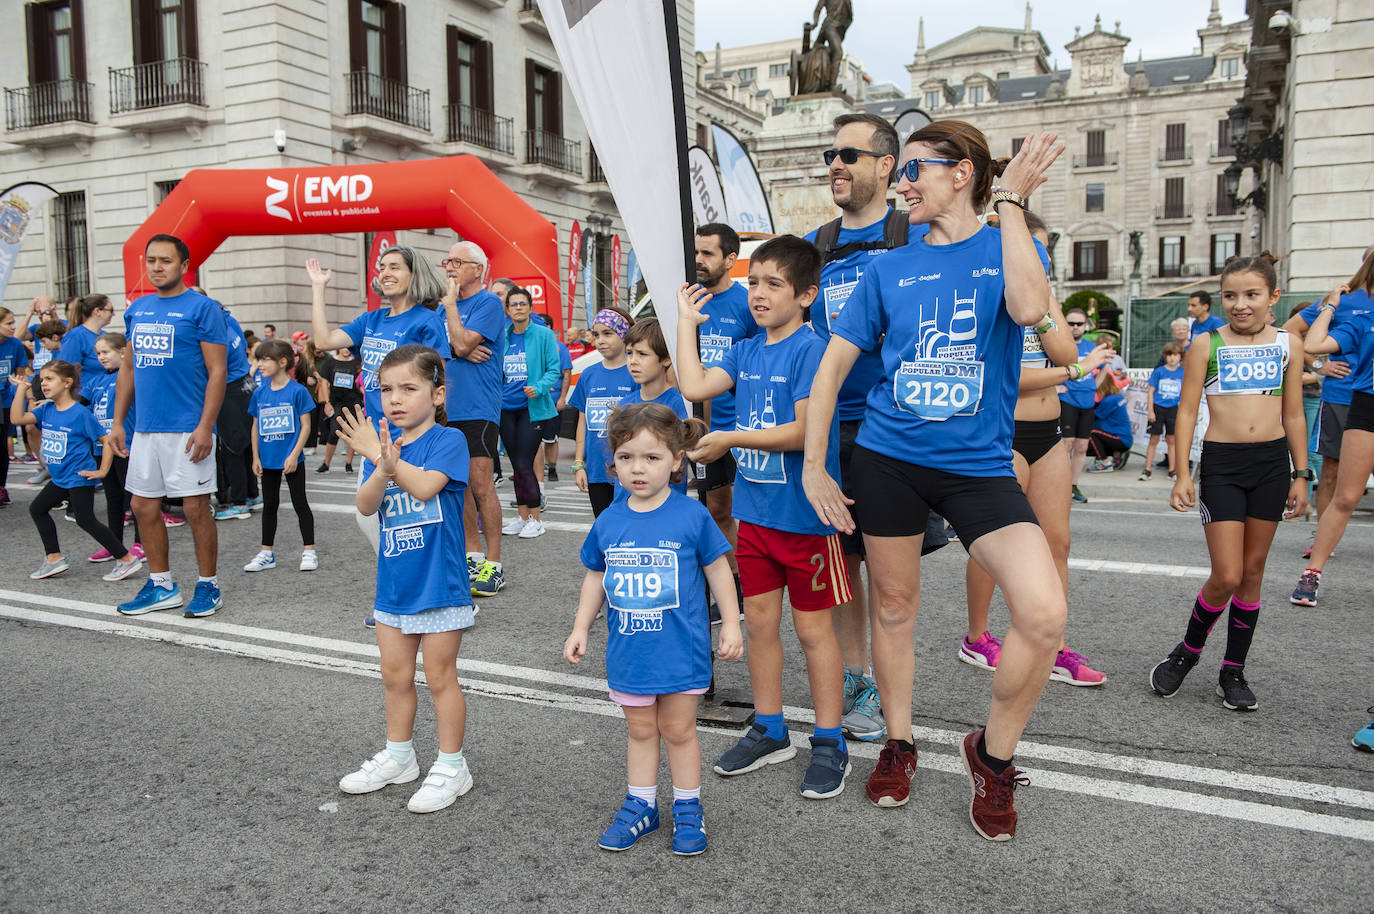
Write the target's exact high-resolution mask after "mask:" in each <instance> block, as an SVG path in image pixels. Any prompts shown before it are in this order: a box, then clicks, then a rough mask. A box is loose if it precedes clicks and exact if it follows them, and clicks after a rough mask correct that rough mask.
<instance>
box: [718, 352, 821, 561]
mask: <svg viewBox="0 0 1374 914" xmlns="http://www.w3.org/2000/svg"><path fill="white" fill-rule="evenodd" d="M823 355H825V344H824V343H822V342H821V340H820V337H818V336H816V332H815V331H814V330H812V329H811V328H810V327H807V326H805V325H803V326H801V327H798V328H797V330H796V331H795V332H794V333H792V335H791V336H789V337H787V338H786V339H784V340H779V341H778V342H776V343H773V344H771V345H769V343H768V337H767V336H766V335H763V334H760V335H758V336H755V337H750V338H749V339H747V340H744V341H743V342H741V343H739V344H738V345H737V346H735V347H734V348H732V349H731V350H730V351H729V352H728V353H726V355H725V360H724V362H722V363H721V366H720V367H721V368H724V369H725V370H726V371H727V372H729V373H730V376H731V377H733V378H734V379H735V404H736V406H737V410H736V412H735V428H736V429H738V430H741V431H743V430H748V429H763V428H773V427H774V426H777V425H785V424H787V423H788V422H792V421H794V420H795V419H796V418H797V411H796V403H797V401H798V400H804V399H806V398H807V397H809V396H811V382H812V381H813V380H814V379H815V377H816V369H817V368H818V367H819V366H820V364H821V356H823ZM731 453H732V454H733V455H734V457H735V495H734V507H733V509H732V512H731V513H732V514H733V515H734V516H735V517H737V518H739V519H740V520H744V521H748V522H749V523H751V524H757V525H758V526H760V527H768V528H770V529H773V530H786V531H788V532H790V533H815V534H821V535H824V534H829V533H834V532H835V530H834V528H833V527H830V526H829V525H827V524H824V523H822V522H821V520H820V518H818V517H817V516H816V510H815V509H814V508H812V507H811V503H810V502H809V501H807V500H806V494H805V493H804V492H803V491H802V484H801V473H802V462H803V458H804V456H805V455H804V453H803V452H802V451H801V450H800V449H798V450H795V451H764V450H759V449H757V448H740V447H736V448H731ZM825 471H826V472H827V473H829V474H830V476H831V478H833V479H835V480H836V481H839V479H840V427H839V424H838V422H837V421H836V420H835V419H834V418H833V417H832V418H831V421H830V440H829V444H828V445H827V446H826V453H825Z"/></svg>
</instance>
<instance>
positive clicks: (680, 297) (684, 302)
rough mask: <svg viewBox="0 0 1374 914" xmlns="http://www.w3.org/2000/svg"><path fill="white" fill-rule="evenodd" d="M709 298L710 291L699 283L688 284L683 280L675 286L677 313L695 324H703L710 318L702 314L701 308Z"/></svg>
mask: <svg viewBox="0 0 1374 914" xmlns="http://www.w3.org/2000/svg"><path fill="white" fill-rule="evenodd" d="M710 300H711V293H710V292H707V291H706V290H705V289H704V288H702V287H701V285H700V284H699V283H692V284H691V285H688V284H687V283H685V282H684V283H683V284H682V285H680V286H678V288H677V313H678V315H679V316H686V317H689V318H691V320H692V322H693V323H695V324H698V325H700V324H704V323H706V322H707V321H708V320H710V316H709V315H707V314H703V313H702V311H701V309H702V306H703V305H705V304H706V303H707V302H708V301H710Z"/></svg>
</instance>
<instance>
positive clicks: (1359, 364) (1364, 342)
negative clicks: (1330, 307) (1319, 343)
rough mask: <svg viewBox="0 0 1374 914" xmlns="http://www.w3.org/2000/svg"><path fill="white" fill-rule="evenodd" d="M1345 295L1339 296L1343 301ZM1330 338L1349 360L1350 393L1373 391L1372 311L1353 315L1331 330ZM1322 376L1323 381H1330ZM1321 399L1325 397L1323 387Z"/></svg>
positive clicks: (1373, 341) (1373, 317) (1373, 322)
mask: <svg viewBox="0 0 1374 914" xmlns="http://www.w3.org/2000/svg"><path fill="white" fill-rule="evenodd" d="M1345 298H1346V296H1341V301H1342V302H1344V301H1345ZM1331 338H1332V339H1333V340H1335V341H1336V342H1337V343H1339V344H1340V347H1341V350H1340V351H1341V352H1342V353H1343V354H1344V355H1345V357H1346V358H1347V359H1349V360H1350V374H1348V375H1347V376H1346V381H1348V382H1349V383H1350V395H1351V396H1352V397H1353V396H1354V394H1355V392H1356V391H1360V392H1362V393H1374V313H1372V312H1369V311H1365V312H1364V313H1362V314H1356V315H1353V316H1352V317H1351V318H1350V319H1349V320H1346V321H1343V322H1342V323H1341V325H1340V326H1339V327H1337V328H1335V329H1334V330H1332V331H1331ZM1330 380H1331V379H1330V378H1324V379H1323V382H1325V381H1330ZM1322 399H1323V400H1325V399H1326V393H1325V388H1323V391H1322Z"/></svg>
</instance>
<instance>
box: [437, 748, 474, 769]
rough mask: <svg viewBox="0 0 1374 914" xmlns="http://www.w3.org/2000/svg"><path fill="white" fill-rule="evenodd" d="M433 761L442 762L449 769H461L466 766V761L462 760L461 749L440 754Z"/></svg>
mask: <svg viewBox="0 0 1374 914" xmlns="http://www.w3.org/2000/svg"><path fill="white" fill-rule="evenodd" d="M435 761H437V762H443V763H444V764H445V765H448V766H449V767H450V768H462V767H463V766H464V765H466V764H467V760H466V759H464V758H463V750H462V749H459V750H458V751H457V752H440V753H439V757H438V758H437V759H435Z"/></svg>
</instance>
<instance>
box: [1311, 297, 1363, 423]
mask: <svg viewBox="0 0 1374 914" xmlns="http://www.w3.org/2000/svg"><path fill="white" fill-rule="evenodd" d="M1371 309H1374V302H1371V301H1370V298H1369V293H1368V292H1366V291H1364V290H1363V289H1360V290H1359V291H1356V292H1351V293H1350V294H1349V295H1342V296H1341V301H1340V307H1339V308H1338V309H1337V310H1336V313H1335V314H1333V315H1331V323H1329V324H1327V331H1328V332H1330V331H1334V330H1335V329H1336V328H1337V327H1339V326H1341V325H1342V324H1345V323H1349V321H1350V320H1351V318H1354V317H1357V316H1359V315H1361V314H1368V313H1370V310H1371ZM1318 314H1321V302H1316V303H1314V304H1311V305H1308V306H1307V307H1306V308H1303V309H1302V312H1301V316H1302V319H1303V320H1304V321H1305V322H1306V323H1307V326H1309V327H1311V326H1312V324H1313V323H1314V322H1315V321H1316V320H1317V315H1318ZM1353 352H1354V350H1351V352H1346V351H1345V350H1342V351H1341V352H1340V353H1337V354H1335V355H1330V356H1327V359H1328V361H1332V362H1350V361H1351V356H1352V353H1353ZM1351 367H1352V369H1353V368H1354V366H1353V365H1352V366H1351ZM1354 380H1355V374H1354V371H1353V370H1352V371H1351V373H1350V374H1348V375H1346V376H1345V377H1343V378H1328V377H1326V376H1325V375H1322V402H1323V403H1334V404H1335V405H1337V406H1349V405H1350V398H1351V396H1352V395H1353V394H1354V392H1355V386H1354V385H1353V384H1352V383H1351V382H1353V381H1354Z"/></svg>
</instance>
